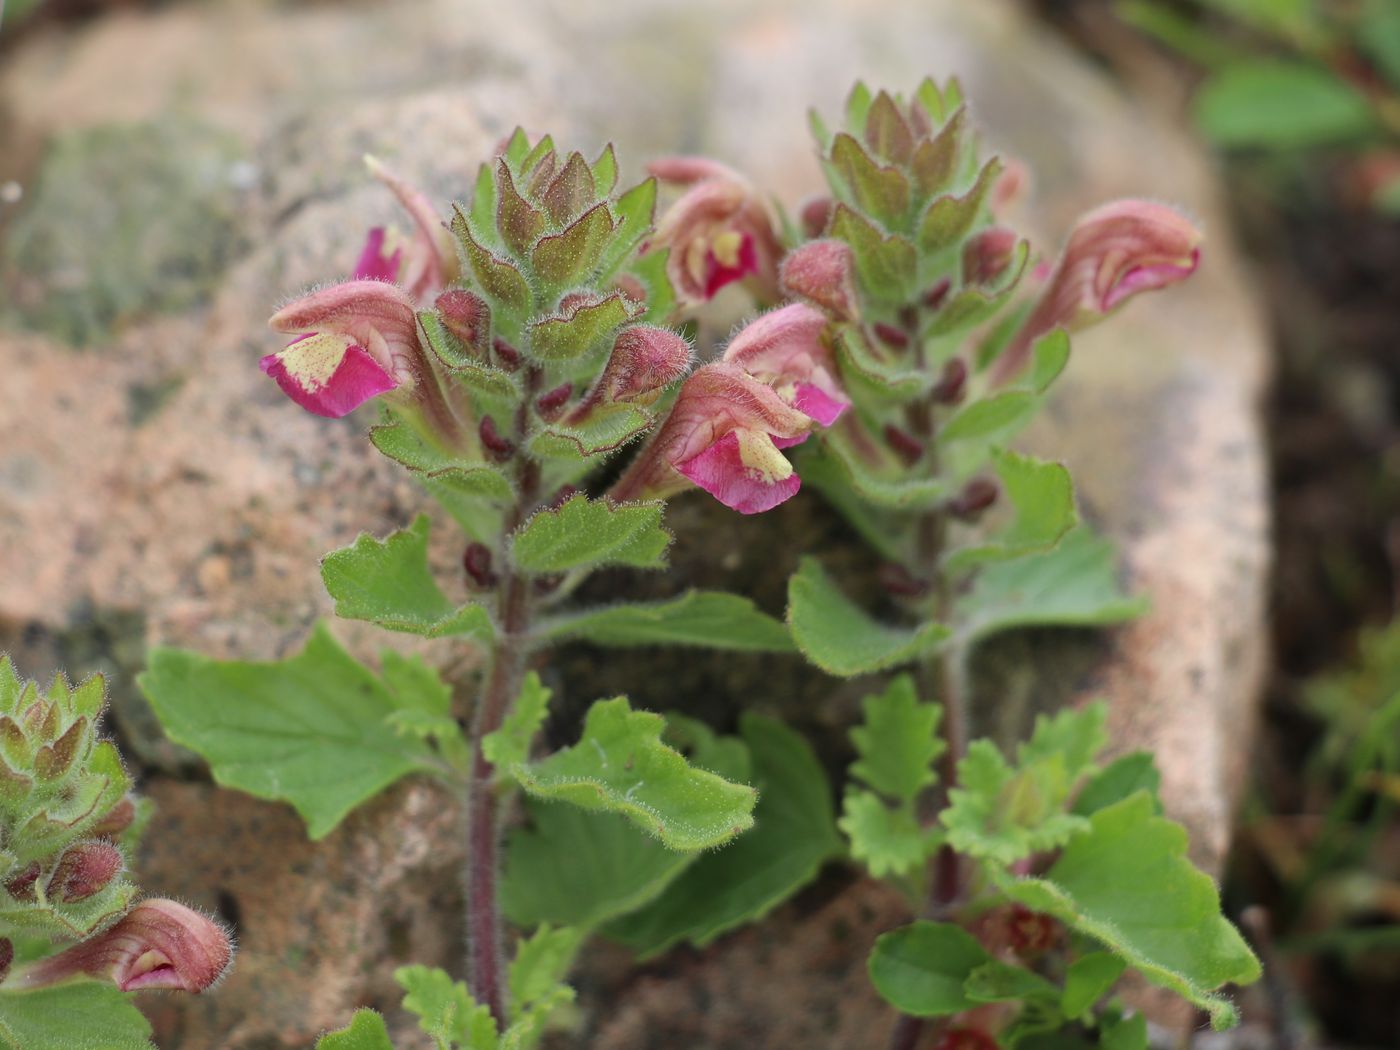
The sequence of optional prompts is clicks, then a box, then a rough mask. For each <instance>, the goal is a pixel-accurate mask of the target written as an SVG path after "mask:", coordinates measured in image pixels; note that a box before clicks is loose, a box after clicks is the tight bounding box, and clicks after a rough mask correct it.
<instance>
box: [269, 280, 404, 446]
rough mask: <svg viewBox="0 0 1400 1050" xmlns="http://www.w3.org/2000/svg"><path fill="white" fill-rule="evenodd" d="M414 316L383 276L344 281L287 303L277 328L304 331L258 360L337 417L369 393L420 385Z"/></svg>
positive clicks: (286, 388) (299, 395)
mask: <svg viewBox="0 0 1400 1050" xmlns="http://www.w3.org/2000/svg"><path fill="white" fill-rule="evenodd" d="M417 323H418V322H417V318H416V316H415V314H414V310H413V302H412V300H410V298H409V296H408V293H406V292H405V291H403V290H402V289H400V288H398V287H397V286H395V285H392V284H385V283H384V282H382V281H370V280H359V281H346V282H344V283H342V284H336V285H332V286H331V287H329V288H323V289H321V290H320V291H317V292H312V293H311V294H310V295H307V296H303V297H302V298H301V299H298V300H296V302H293V303H291V304H289V305H288V306H284V307H283V308H282V309H281V310H279V311H277V313H275V314H274V315H273V316H272V319H271V320H270V321H269V322H268V324H270V325H271V326H272V328H273V329H274V330H275V331H278V332H286V333H298V332H300V333H305V334H303V335H301V336H300V337H299V338H297V339H294V340H293V341H292V342H291V343H290V344H288V346H287V347H286V349H284V350H281V351H279V352H278V353H275V354H269V355H268V356H266V357H264V358H263V359H262V361H261V362H259V365H260V367H261V368H262V370H263V371H264V372H266V373H267V374H268V375H270V376H271V377H272V378H273V379H275V380H276V381H277V385H278V386H280V387H281V388H282V391H283V393H285V394H286V395H287V396H288V397H290V398H291V399H292V400H293V401H295V402H296V403H297V404H298V405H300V406H301V407H302V408H304V409H306V410H307V411H308V412H313V413H315V414H316V415H318V416H330V417H332V418H339V417H340V416H344V415H346V414H348V413H349V412H351V411H353V410H354V409H356V408H358V407H359V406H360V405H362V404H364V403H365V402H366V401H368V400H369V399H370V398H372V397H375V396H377V395H379V394H383V393H385V392H386V391H389V390H393V389H395V388H397V387H400V386H407V387H412V386H413V385H414V383H415V382H416V373H417V367H418V366H417V364H416V362H417V360H418V358H419V357H420V356H421V351H420V350H419V347H418V329H417Z"/></svg>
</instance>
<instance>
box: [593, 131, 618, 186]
mask: <svg viewBox="0 0 1400 1050" xmlns="http://www.w3.org/2000/svg"><path fill="white" fill-rule="evenodd" d="M616 185H617V151H616V150H615V149H613V144H612V143H611V142H609V143H608V144H607V145H606V146H604V147H603V152H602V153H600V154H598V159H597V160H595V161H594V162H593V192H594V193H596V194H597V195H598V196H599V197H606V196H607V195H608V194H610V193H612V191H613V187H614V186H616Z"/></svg>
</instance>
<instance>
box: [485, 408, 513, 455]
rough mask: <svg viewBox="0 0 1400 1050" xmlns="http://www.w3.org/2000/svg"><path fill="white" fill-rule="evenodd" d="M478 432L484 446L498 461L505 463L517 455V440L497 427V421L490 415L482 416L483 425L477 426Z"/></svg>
mask: <svg viewBox="0 0 1400 1050" xmlns="http://www.w3.org/2000/svg"><path fill="white" fill-rule="evenodd" d="M477 433H478V434H479V435H480V437H481V444H482V446H483V447H484V448H485V449H486V451H487V452H489V453H490V454H491V458H492V459H494V460H496V462H498V463H504V462H505V461H506V460H508V459H510V457H511V456H513V455H515V442H513V441H511V439H510V438H508V437H506V436H505V435H504V434H502V433H501V432H500V430H499V429H498V428H497V427H496V421H495V420H494V419H492V418H491V417H490V416H482V417H481V425H480V426H479V427H477Z"/></svg>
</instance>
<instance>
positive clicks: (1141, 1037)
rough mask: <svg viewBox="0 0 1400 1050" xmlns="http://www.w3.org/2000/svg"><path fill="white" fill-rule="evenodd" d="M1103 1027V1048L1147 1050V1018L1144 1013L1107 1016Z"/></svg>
mask: <svg viewBox="0 0 1400 1050" xmlns="http://www.w3.org/2000/svg"><path fill="white" fill-rule="evenodd" d="M1101 1028H1102V1035H1101V1036H1100V1037H1099V1047H1100V1048H1101V1050H1147V1018H1146V1017H1144V1016H1143V1015H1142V1014H1133V1016H1132V1017H1116V1018H1106V1019H1105V1020H1104V1022H1103V1024H1102V1025H1101Z"/></svg>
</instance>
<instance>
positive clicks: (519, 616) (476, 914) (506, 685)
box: [466, 370, 540, 1030]
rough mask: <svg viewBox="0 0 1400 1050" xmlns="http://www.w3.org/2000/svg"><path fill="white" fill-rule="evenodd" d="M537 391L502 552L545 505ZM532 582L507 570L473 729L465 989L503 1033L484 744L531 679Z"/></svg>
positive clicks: (522, 418) (494, 842) (495, 861)
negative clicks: (533, 448) (535, 427)
mask: <svg viewBox="0 0 1400 1050" xmlns="http://www.w3.org/2000/svg"><path fill="white" fill-rule="evenodd" d="M538 386H539V376H538V374H537V373H536V372H535V371H534V370H532V371H531V374H530V376H529V379H528V382H527V384H526V387H527V389H526V394H525V397H524V399H523V400H522V401H521V406H520V409H519V411H518V412H517V414H516V418H515V427H514V429H515V446H516V449H517V451H516V453H515V454H514V456H515V468H516V470H515V473H516V492H517V499H516V505H515V507H514V509H513V510H512V512H511V513H510V514H509V515H507V517H506V521H505V525H504V528H503V530H502V535H501V543H500V544H499V548H500V550H501V552H502V554H505V553H506V552H507V551H508V549H509V544H508V543H507V542H506V540H507V538H508V537H509V536H510V534H511V533H512V532H514V531H515V529H516V528H517V527H518V526H519V525H520V524H521V523H522V522H523V521H524V520H525V519H526V518H527V517H529V515H530V514H531V513H533V512H534V510H535V509H536V507H537V505H538V503H539V483H540V477H539V464H538V463H536V462H535V461H534V460H532V459H530V458H529V456H527V455H526V454H525V453H524V452H522V451H518V450H519V449H521V448H523V446H524V439H525V433H526V427H527V425H528V416H527V413H528V406H529V404H530V401H531V399H532V398H533V397H534V394H535V392H536V390H537V388H538ZM530 590H531V581H530V580H529V578H528V577H526V576H524V575H522V574H521V573H519V572H518V571H516V569H515V566H513V565H509V564H507V565H506V566H505V572H504V574H503V576H502V579H501V583H500V589H499V591H498V596H497V606H496V620H497V625H496V626H497V633H496V638H495V641H494V642H493V643H492V646H491V673H490V676H489V677H488V678H487V680H486V687H485V689H484V690H483V692H482V695H481V701H480V703H479V704H478V705H477V710H476V716H475V718H474V719H473V721H472V727H471V746H472V769H471V782H470V785H469V788H468V796H467V862H466V890H467V984H468V987H469V989H470V991H471V994H472V997H473V998H474V999H476V1001H477V1002H479V1003H482V1004H483V1005H485V1006H486V1007H487V1008H488V1009H490V1011H491V1016H492V1017H494V1018H495V1019H496V1024H497V1025H498V1026H499V1027H500V1028H501V1029H502V1030H504V1028H505V1027H506V1024H507V1020H508V1016H509V1014H508V1002H507V987H506V959H505V945H504V929H503V927H502V923H501V914H500V907H499V905H498V903H497V893H496V883H497V876H498V873H499V869H500V837H501V833H500V823H501V821H500V815H501V814H500V808H501V803H500V800H499V799H498V798H497V796H496V792H495V790H494V785H493V779H494V775H495V768H494V767H493V766H492V765H491V763H490V762H489V761H487V759H486V754H485V752H484V751H483V749H482V741H483V739H484V738H485V737H486V736H487V735H488V734H490V733H493V732H495V731H496V730H497V729H499V728H500V727H501V723H502V721H503V720H504V719H505V717H506V715H507V714H508V713H509V711H510V705H511V704H512V703H513V702H514V701H515V698H516V696H517V695H519V693H520V684H521V680H522V679H523V678H524V674H525V662H526V653H527V651H528V646H529V632H530V620H531V607H530V606H531V601H530V599H531V593H530Z"/></svg>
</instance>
